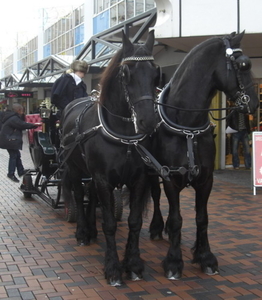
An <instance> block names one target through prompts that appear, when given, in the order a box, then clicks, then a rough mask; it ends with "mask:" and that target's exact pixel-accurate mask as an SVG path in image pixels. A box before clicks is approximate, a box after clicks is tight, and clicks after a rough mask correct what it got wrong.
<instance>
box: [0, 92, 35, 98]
mask: <svg viewBox="0 0 262 300" xmlns="http://www.w3.org/2000/svg"><path fill="white" fill-rule="evenodd" d="M33 96H34V94H33V92H26V91H5V97H6V98H33Z"/></svg>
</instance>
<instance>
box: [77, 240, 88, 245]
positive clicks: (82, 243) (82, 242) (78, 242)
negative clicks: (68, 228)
mask: <svg viewBox="0 0 262 300" xmlns="http://www.w3.org/2000/svg"><path fill="white" fill-rule="evenodd" d="M77 245H78V246H85V245H86V244H85V242H84V241H83V240H80V241H77Z"/></svg>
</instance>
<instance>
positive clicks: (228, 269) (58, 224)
mask: <svg viewBox="0 0 262 300" xmlns="http://www.w3.org/2000/svg"><path fill="white" fill-rule="evenodd" d="M22 158H23V161H24V165H25V168H29V167H32V162H31V158H30V156H29V154H28V148H27V146H26V145H24V150H23V152H22ZM7 162H8V154H7V152H6V151H5V150H2V149H1V150H0V180H1V185H0V299H10V300H16V299H23V300H30V299H39V300H42V299H50V300H62V299H63V300H72V299H74V300H81V299H92V300H100V299H102V300H111V299H117V300H126V299H133V300H138V299H144V300H153V299H164V298H169V299H172V300H178V299H187V300H190V299H198V300H204V299H211V300H218V299H230V300H231V299H239V300H251V299H262V197H261V195H262V190H261V189H258V190H257V196H253V195H252V190H251V189H250V187H247V186H243V185H237V184H232V183H229V182H228V181H227V182H226V181H222V180H221V179H218V178H217V177H215V183H214V188H213V191H212V195H211V198H210V201H209V205H208V208H209V224H210V225H209V239H210V245H211V248H212V251H213V253H214V254H215V255H216V256H217V258H218V262H219V266H220V274H219V275H216V276H208V275H205V274H202V273H201V272H200V269H199V267H198V266H196V265H192V264H191V263H190V260H191V258H192V256H191V252H190V248H191V247H192V246H193V243H194V239H195V229H196V228H195V221H194V218H195V214H194V200H193V197H194V193H193V189H191V188H188V189H185V190H184V191H183V193H182V199H181V213H182V216H183V230H182V252H183V257H184V261H185V267H184V271H183V278H182V279H181V280H179V281H169V280H167V279H166V278H165V277H164V275H163V269H162V267H161V261H162V259H163V258H164V256H165V255H166V252H167V249H168V241H167V237H166V236H165V239H164V240H163V241H150V240H149V233H148V228H149V223H150V220H151V216H152V205H150V207H149V210H148V213H147V215H146V216H145V218H144V224H143V229H142V232H141V239H140V248H141V256H142V258H143V259H144V260H145V273H144V280H142V281H137V282H132V281H130V280H125V284H124V285H123V286H121V287H111V286H108V285H107V283H106V280H105V279H104V276H103V258H104V249H105V240H104V237H103V234H102V231H101V226H100V221H101V218H100V215H99V212H98V229H99V235H98V242H97V243H96V244H94V245H91V246H84V247H83V246H82V247H80V246H77V245H76V241H75V238H74V232H75V223H67V222H66V221H64V219H63V211H62V210H53V209H52V208H51V207H49V206H48V205H47V204H46V203H44V202H43V201H42V200H40V199H37V198H36V197H35V198H33V199H31V200H29V199H24V197H23V194H22V193H21V192H20V190H19V189H18V187H19V184H17V183H13V182H12V181H10V180H9V179H8V178H7V177H6V174H7ZM162 208H163V214H164V216H166V214H167V208H168V207H167V201H166V199H165V196H164V195H162ZM127 214H128V210H127V208H125V209H124V213H123V220H122V221H121V222H119V223H118V232H117V243H118V250H119V256H120V257H123V253H124V248H125V243H126V237H127V223H126V219H127Z"/></svg>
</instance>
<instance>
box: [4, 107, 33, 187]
mask: <svg viewBox="0 0 262 300" xmlns="http://www.w3.org/2000/svg"><path fill="white" fill-rule="evenodd" d="M12 108H13V110H12V111H11V110H7V111H6V112H5V113H4V116H3V120H2V129H1V133H0V148H2V149H6V150H7V151H8V153H9V164H8V174H7V177H9V178H10V179H11V180H12V181H14V182H19V180H18V179H17V178H16V176H15V170H16V169H17V173H18V176H20V177H21V176H23V175H24V174H25V173H26V172H27V170H25V169H24V167H23V164H22V161H21V153H20V150H22V146H23V135H22V131H23V130H25V129H31V128H37V127H38V125H35V124H32V123H26V122H25V121H23V120H22V115H23V111H24V109H23V106H22V105H20V104H18V103H15V104H13V107H12Z"/></svg>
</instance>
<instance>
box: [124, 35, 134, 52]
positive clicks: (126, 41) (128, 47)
mask: <svg viewBox="0 0 262 300" xmlns="http://www.w3.org/2000/svg"><path fill="white" fill-rule="evenodd" d="M122 43H123V53H124V56H129V55H132V53H133V50H134V45H133V44H132V43H131V42H130V40H129V38H128V37H127V36H126V34H125V32H124V30H122Z"/></svg>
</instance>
